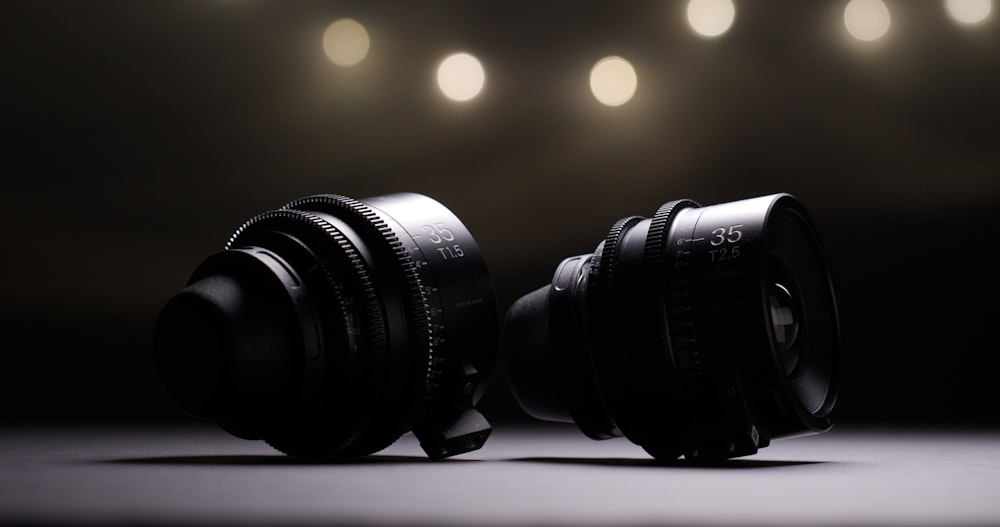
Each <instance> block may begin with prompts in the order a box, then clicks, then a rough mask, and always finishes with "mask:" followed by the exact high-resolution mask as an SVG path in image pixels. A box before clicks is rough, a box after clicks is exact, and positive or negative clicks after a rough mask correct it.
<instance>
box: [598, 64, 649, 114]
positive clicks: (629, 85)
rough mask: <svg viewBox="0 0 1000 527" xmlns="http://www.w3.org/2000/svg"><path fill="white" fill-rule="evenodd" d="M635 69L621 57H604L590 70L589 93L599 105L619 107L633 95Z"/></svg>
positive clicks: (635, 79) (635, 82) (636, 80)
mask: <svg viewBox="0 0 1000 527" xmlns="http://www.w3.org/2000/svg"><path fill="white" fill-rule="evenodd" d="M637 85H638V78H637V77H636V75H635V69H634V68H632V65H631V64H629V62H628V61H627V60H625V59H623V58H621V57H605V58H603V59H601V60H599V61H597V64H595V65H594V67H593V68H592V69H591V70H590V91H591V92H593V93H594V97H596V98H597V100H598V101H600V102H601V104H605V105H608V106H621V105H622V104H625V103H627V102H628V101H629V100H630V99H632V96H633V95H635V89H636V86H637Z"/></svg>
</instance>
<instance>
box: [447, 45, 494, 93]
mask: <svg viewBox="0 0 1000 527" xmlns="http://www.w3.org/2000/svg"><path fill="white" fill-rule="evenodd" d="M437 83H438V87H439V88H441V93H443V94H444V95H445V97H448V98H449V99H451V100H453V101H459V102H462V101H468V100H469V99H472V98H473V97H475V96H476V95H479V92H481V91H482V90H483V85H484V84H485V83H486V72H485V71H484V70H483V65H482V64H480V63H479V60H478V59H477V58H476V57H473V56H472V55H469V54H468V53H455V54H454V55H450V56H448V57H447V58H445V59H444V60H443V61H441V64H440V65H439V66H438V69H437Z"/></svg>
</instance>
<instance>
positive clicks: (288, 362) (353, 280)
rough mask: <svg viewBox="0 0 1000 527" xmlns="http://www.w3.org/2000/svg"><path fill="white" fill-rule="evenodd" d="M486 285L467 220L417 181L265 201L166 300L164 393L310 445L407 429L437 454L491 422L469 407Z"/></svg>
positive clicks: (292, 450) (489, 317) (237, 430)
mask: <svg viewBox="0 0 1000 527" xmlns="http://www.w3.org/2000/svg"><path fill="white" fill-rule="evenodd" d="M498 326H499V324H498V318H497V306H496V298H495V294H494V291H493V285H492V282H491V280H490V276H489V272H488V270H487V268H486V264H485V262H484V261H483V258H482V255H481V254H480V251H479V247H478V246H477V245H476V242H475V240H473V238H472V235H471V234H470V233H469V231H468V230H467V229H466V228H465V226H464V225H463V224H462V222H461V221H459V219H458V218H457V217H455V215H454V214H452V213H451V212H450V211H449V210H448V209H447V208H445V207H444V206H443V205H441V204H440V203H438V202H437V201H434V200H433V199H431V198H428V197H426V196H423V195H420V194H392V195H387V196H379V197H375V198H369V199H365V200H355V199H352V198H348V197H345V196H338V195H316V196H309V197H305V198H301V199H298V200H295V201H293V202H291V203H289V204H287V205H285V206H284V207H282V208H281V209H279V210H274V211H269V212H264V213H263V214H260V215H258V216H256V217H254V218H252V219H250V220H249V221H247V222H246V223H245V224H243V226H241V227H240V228H239V229H238V230H237V231H236V233H235V234H233V236H232V237H231V238H230V240H229V243H228V244H227V245H226V247H225V250H223V251H222V252H219V253H216V254H214V255H212V256H210V257H208V258H207V259H206V260H205V261H204V262H202V264H201V265H200V266H198V268H197V269H196V270H195V271H194V274H193V275H192V277H191V279H190V281H189V283H188V286H187V288H185V289H184V290H182V291H181V292H180V293H178V294H177V295H175V296H174V297H173V298H171V299H170V300H169V301H168V302H167V303H166V305H165V306H164V307H163V309H162V311H161V313H160V316H159V319H158V321H157V324H156V328H155V331H154V346H153V348H154V359H155V364H156V367H157V370H158V373H159V376H160V379H161V380H162V383H163V385H164V387H165V389H166V391H167V392H168V394H169V395H170V396H171V398H172V399H173V400H174V401H175V402H176V403H177V404H178V406H180V407H181V408H182V409H184V410H186V411H187V412H189V413H191V414H194V415H195V416H199V417H203V418H207V419H213V420H216V421H218V422H219V424H220V425H221V426H222V427H223V428H224V429H225V430H227V431H229V432H231V433H232V434H234V435H237V436H239V437H243V438H246V439H263V440H265V441H267V442H268V443H269V444H270V445H272V446H273V447H275V448H276V449H278V450H280V451H282V452H285V453H287V454H290V455H294V456H301V457H308V458H345V457H354V456H362V455H367V454H370V453H373V452H376V451H378V450H381V449H382V448H384V447H386V446H388V445H389V444H391V443H392V442H394V441H395V440H396V439H398V438H399V437H400V436H401V435H402V434H404V433H406V432H408V431H411V430H412V431H413V433H414V434H415V435H416V436H417V438H418V439H419V440H420V444H421V447H422V448H423V449H424V451H425V452H426V453H427V455H428V456H430V457H432V458H441V457H446V456H451V455H455V454H459V453H463V452H468V451H471V450H475V449H477V448H479V447H481V446H482V445H483V443H484V442H485V441H486V439H487V437H488V436H489V434H490V432H491V430H492V429H491V427H490V424H489V422H487V420H486V419H485V418H484V417H483V416H482V415H481V414H480V413H479V412H478V411H477V410H476V409H475V404H476V403H477V402H478V400H479V398H480V397H481V396H482V393H483V390H484V389H485V387H486V378H487V377H488V375H489V373H490V371H491V370H492V367H493V363H494V361H495V357H496V349H497V340H498V330H499V327H498Z"/></svg>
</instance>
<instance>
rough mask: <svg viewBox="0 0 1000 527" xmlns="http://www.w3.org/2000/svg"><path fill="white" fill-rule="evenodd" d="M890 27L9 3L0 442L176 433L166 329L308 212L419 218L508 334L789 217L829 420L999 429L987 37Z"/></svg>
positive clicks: (976, 31)
mask: <svg viewBox="0 0 1000 527" xmlns="http://www.w3.org/2000/svg"><path fill="white" fill-rule="evenodd" d="M886 3H887V4H888V6H889V9H890V11H891V13H892V26H891V28H890V30H889V33H888V34H887V36H886V37H885V38H883V39H881V40H879V41H876V42H873V43H867V44H866V43H862V42H858V41H854V40H853V39H851V38H849V37H848V36H847V34H846V32H845V30H844V27H843V23H842V13H843V6H844V2H789V1H777V0H761V1H755V2H739V3H738V4H737V15H736V20H735V23H734V26H733V27H732V29H731V30H730V31H729V32H728V33H726V34H724V35H723V36H722V37H720V38H717V39H705V38H701V37H698V36H696V35H695V34H693V33H692V32H691V31H690V29H689V28H688V26H687V23H686V20H685V16H684V6H685V4H684V3H682V2H672V1H656V2H645V1H636V2H595V1H552V2H528V1H524V2H520V1H513V2H512V1H504V2H459V1H454V2H407V1H394V2H390V1H383V2H336V1H327V2H318V1H313V2H263V1H257V0H201V1H174V0H170V1H166V0H162V1H149V2H132V1H92V2H79V1H32V2H27V1H7V2H3V3H2V4H0V107H2V114H0V127H2V129H0V131H2V132H3V133H4V136H5V139H3V140H2V142H0V145H2V146H0V152H2V159H0V170H2V174H3V176H2V182H3V184H2V186H0V243H2V245H0V246H2V252H0V255H2V258H0V317H2V318H0V324H2V326H0V331H2V332H0V339H2V340H0V350H2V351H0V359H2V362H0V419H3V420H5V421H22V420H43V421H60V420H81V421H94V422H96V421H105V420H127V421H143V420H176V419H187V417H186V416H184V415H183V414H182V413H180V412H179V411H178V410H176V409H175V408H174V407H173V406H172V405H171V404H170V403H169V401H167V400H166V398H165V397H164V396H163V394H162V393H161V391H160V388H159V385H158V383H157V381H156V378H155V376H154V374H153V370H152V363H151V360H150V334H151V329H152V325H153V322H154V320H155V317H156V313H157V311H158V309H159V308H160V306H161V305H162V303H163V302H164V301H165V300H166V299H167V298H168V297H169V296H170V295H171V294H173V293H174V292H175V291H177V290H178V289H179V288H181V287H182V286H183V284H184V283H185V282H186V280H187V277H188V275H189V273H190V272H191V271H192V270H193V269H194V267H195V266H196V265H197V264H198V263H199V262H200V261H201V260H202V259H203V258H204V257H205V256H207V255H208V254H210V253H212V252H214V251H216V250H218V249H220V248H221V247H222V245H223V244H224V243H225V241H226V240H227V238H228V236H229V235H230V234H231V233H232V231H233V230H234V229H235V228H236V227H237V226H239V225H240V224H241V223H242V222H243V221H244V220H245V219H247V218H249V217H250V216H253V215H254V214H256V213H258V212H261V211H264V210H267V209H271V208H275V207H277V206H280V205H281V204H283V203H284V202H287V201H289V200H291V199H293V198H296V197H299V196H303V195H307V194H312V193H323V192H332V193H339V194H346V195H349V196H354V197H359V198H360V197H365V196H371V195H377V194H384V193H389V192H396V191H402V190H412V191H418V192H422V193H425V194H428V195H430V196H432V197H435V198H437V199H438V200H440V201H442V202H443V203H445V204H446V205H448V206H449V207H450V208H451V209H452V210H454V211H455V212H456V214H458V216H459V217H460V218H462V220H463V221H464V222H465V223H466V225H467V226H468V227H469V228H470V230H471V231H472V232H473V234H474V235H475V236H476V238H477V240H478V242H479V244H480V246H481V248H482V250H483V252H484V253H485V255H486V258H487V259H488V263H489V264H490V267H491V271H492V273H493V278H494V282H495V284H496V287H497V289H498V294H499V300H500V308H501V310H502V311H506V309H507V307H508V306H509V305H510V303H511V302H513V301H514V300H515V299H516V298H517V297H518V296H519V295H521V294H524V293H526V292H528V291H530V290H533V289H534V288H536V287H538V286H540V285H542V284H543V283H545V282H547V281H548V280H549V279H550V277H551V273H552V271H553V269H554V266H555V265H556V264H557V263H558V262H559V260H560V259H562V258H563V257H564V256H568V255H573V254H579V253H583V252H589V251H592V250H593V248H594V246H595V245H596V244H597V242H598V241H599V240H600V239H602V238H603V236H604V235H605V233H606V231H607V229H608V228H609V227H610V225H611V223H612V222H613V221H614V220H616V219H618V218H620V217H622V216H626V215H631V214H641V215H647V216H648V215H651V214H652V213H653V212H654V211H655V210H656V207H657V206H658V205H659V204H660V203H662V202H664V201H667V200H670V199H676V198H680V197H688V198H692V199H695V200H698V201H699V202H701V203H704V204H709V203H717V202H721V201H727V200H732V199H738V198H743V197H750V196H754V195H760V194H766V193H771V192H778V191H786V192H791V193H793V194H795V195H796V196H797V197H799V198H800V199H801V200H802V201H803V202H804V203H805V204H806V206H807V207H808V208H809V209H810V211H811V212H812V213H813V215H814V218H815V220H816V222H817V224H818V226H819V228H820V231H821V233H822V235H823V238H824V241H825V243H826V245H827V248H828V252H829V256H830V260H831V264H832V267H833V270H834V272H835V279H836V282H837V285H838V288H839V289H838V292H839V294H840V299H841V311H842V317H843V320H844V326H845V336H846V349H845V352H846V356H847V357H846V358H847V373H846V377H845V385H844V388H843V398H842V400H843V414H842V416H843V420H844V421H845V422H847V423H863V424H926V425H960V424H961V425H968V424H974V425H997V424H1000V409H998V408H1000V404H998V403H1000V397H998V395H997V392H996V388H995V385H996V378H997V374H996V371H997V366H998V364H1000V361H998V359H997V355H998V353H1000V349H998V345H997V341H996V339H995V338H994V331H995V326H996V321H997V318H998V315H1000V309H998V308H997V302H998V293H1000V280H998V278H997V275H996V272H995V270H996V268H997V265H996V258H995V255H996V254H997V253H998V251H997V245H998V244H1000V207H998V205H1000V148H998V147H1000V142H998V139H1000V67H998V66H1000V26H998V18H997V14H996V13H995V12H994V13H993V15H992V16H991V18H990V19H988V20H987V21H986V22H984V23H982V24H980V25H978V26H974V27H970V28H966V27H961V26H959V25H957V24H956V23H954V22H952V20H951V19H950V18H948V16H947V15H946V13H945V11H944V9H943V6H942V3H941V2H938V1H902V0H896V1H887V2H886ZM996 9H997V6H994V10H996ZM341 17H353V18H355V19H357V20H359V21H360V22H361V23H363V24H364V25H365V26H366V28H367V30H368V32H369V34H370V36H371V40H372V47H371V51H370V52H369V54H368V57H367V58H366V59H365V61H364V62H362V63H361V64H359V65H358V66H356V67H353V68H340V67H336V66H334V65H332V64H331V63H330V62H329V61H328V60H327V59H326V57H325V56H324V54H323V51H322V47H321V39H322V34H323V31H324V29H325V27H326V26H327V25H328V24H329V23H330V22H332V21H333V20H335V19H338V18H341ZM453 51H468V52H471V53H473V54H475V55H476V56H477V57H478V58H479V59H480V60H481V61H482V63H483V65H484V67H485V68H486V75H487V81H486V86H485V89H484V91H483V93H482V94H481V95H480V96H479V97H478V98H476V99H474V100H472V101H470V102H468V103H464V104H458V103H454V102H452V101H449V100H447V99H445V98H444V97H443V96H442V95H441V94H440V93H439V92H438V90H437V88H436V86H435V84H434V70H435V67H436V65H437V63H438V62H439V61H440V60H441V59H442V58H443V57H444V56H445V55H446V54H448V53H451V52H453ZM607 55H621V56H624V57H625V58H627V59H628V60H630V61H631V62H632V64H633V65H634V66H635V68H636V70H637V74H638V77H639V86H638V90H637V93H636V96H635V98H634V99H633V100H632V101H630V102H629V103H627V104H625V105H624V106H621V107H618V108H610V107H605V106H602V105H600V104H599V103H597V102H596V101H595V100H594V98H593V97H592V96H591V94H590V91H589V87H588V84H587V79H588V74H589V70H590V68H591V66H592V65H593V64H594V63H595V62H596V61H597V60H598V59H600V58H602V57H604V56H607ZM491 388H492V389H491V390H490V391H489V392H488V393H487V395H486V397H485V399H484V402H483V405H484V407H485V410H486V411H487V412H489V413H490V414H491V415H492V416H494V418H495V419H497V420H503V419H522V418H523V416H522V414H520V412H519V411H518V410H517V409H516V408H515V407H514V405H513V402H512V400H511V398H510V395H509V392H508V390H507V388H506V383H505V380H504V378H503V376H502V375H497V376H496V377H495V378H494V382H493V385H492V387H491Z"/></svg>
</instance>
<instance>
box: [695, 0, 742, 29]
mask: <svg viewBox="0 0 1000 527" xmlns="http://www.w3.org/2000/svg"><path fill="white" fill-rule="evenodd" d="M734 18H736V6H734V5H733V2H732V0H691V1H690V2H688V6H687V19H688V24H690V25H691V29H693V30H694V31H695V32H696V33H698V34H699V35H702V36H705V37H717V36H719V35H721V34H723V33H725V32H726V31H729V28H730V27H732V25H733V19H734Z"/></svg>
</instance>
